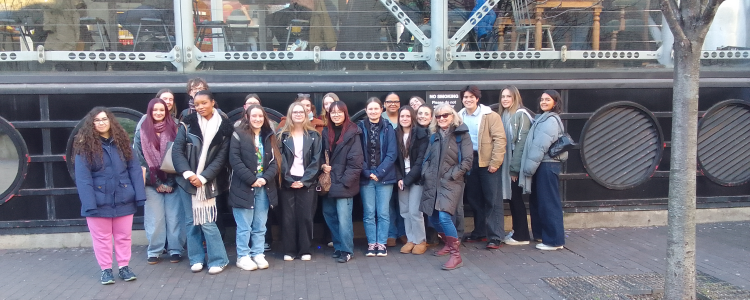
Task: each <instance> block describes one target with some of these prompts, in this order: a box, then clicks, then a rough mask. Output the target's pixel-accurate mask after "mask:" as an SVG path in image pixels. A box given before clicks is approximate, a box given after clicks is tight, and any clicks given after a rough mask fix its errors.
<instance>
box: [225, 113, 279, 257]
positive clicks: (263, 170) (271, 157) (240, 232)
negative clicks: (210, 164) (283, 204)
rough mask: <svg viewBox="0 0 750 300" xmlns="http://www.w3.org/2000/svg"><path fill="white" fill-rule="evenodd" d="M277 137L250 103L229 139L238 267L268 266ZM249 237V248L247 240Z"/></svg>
mask: <svg viewBox="0 0 750 300" xmlns="http://www.w3.org/2000/svg"><path fill="white" fill-rule="evenodd" d="M280 158H281V154H280V153H279V147H278V140H277V139H276V136H274V133H273V129H271V125H270V123H269V121H268V116H266V111H265V110H263V108H262V107H261V106H260V105H250V106H249V107H248V108H247V109H246V110H245V113H244V114H243V117H242V122H241V123H240V125H239V126H238V127H236V128H235V132H234V134H233V135H232V141H231V142H230V149H229V163H230V164H231V165H232V181H231V182H232V183H231V186H230V188H229V205H230V206H232V212H233V214H234V220H235V222H236V223H237V267H238V268H240V269H242V270H247V271H253V270H256V269H267V268H268V261H266V259H265V255H263V252H264V246H263V244H264V243H265V235H266V221H267V220H268V209H269V207H272V206H276V205H277V203H278V196H277V194H276V182H277V181H276V178H277V175H278V171H279V167H280V165H281V161H280ZM251 239H252V248H248V246H247V245H248V243H249V242H250V240H251Z"/></svg>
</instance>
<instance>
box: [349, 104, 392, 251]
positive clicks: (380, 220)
mask: <svg viewBox="0 0 750 300" xmlns="http://www.w3.org/2000/svg"><path fill="white" fill-rule="evenodd" d="M365 110H366V112H367V119H366V120H362V121H359V123H358V124H357V126H359V129H360V130H361V131H362V132H363V139H362V153H363V154H364V165H363V166H362V178H361V180H360V193H361V196H362V206H363V207H364V218H363V222H364V225H365V235H367V252H365V256H367V257H374V256H386V255H388V251H387V250H386V247H385V243H386V242H387V239H388V229H389V226H390V213H389V209H390V200H391V194H392V193H393V184H394V183H396V181H397V180H398V178H397V173H396V170H395V162H396V158H397V157H398V144H397V143H396V134H395V132H394V130H393V127H391V124H390V122H389V121H388V120H387V119H385V118H383V117H382V116H381V114H382V113H383V103H382V102H380V99H378V98H376V97H372V98H370V99H368V100H367V105H366V107H365ZM376 217H377V222H376Z"/></svg>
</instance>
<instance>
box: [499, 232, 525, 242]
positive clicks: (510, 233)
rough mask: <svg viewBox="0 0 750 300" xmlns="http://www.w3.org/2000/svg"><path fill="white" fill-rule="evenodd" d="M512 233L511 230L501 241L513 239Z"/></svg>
mask: <svg viewBox="0 0 750 300" xmlns="http://www.w3.org/2000/svg"><path fill="white" fill-rule="evenodd" d="M513 232H514V231H513V230H511V231H510V232H508V234H506V235H505V237H504V238H503V241H505V240H507V239H510V238H512V237H513ZM527 244H528V243H527Z"/></svg>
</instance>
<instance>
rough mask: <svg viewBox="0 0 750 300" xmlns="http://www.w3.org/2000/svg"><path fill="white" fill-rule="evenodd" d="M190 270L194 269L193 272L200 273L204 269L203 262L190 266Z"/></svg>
mask: <svg viewBox="0 0 750 300" xmlns="http://www.w3.org/2000/svg"><path fill="white" fill-rule="evenodd" d="M190 271H193V273H198V272H200V271H203V264H202V263H197V264H193V265H192V266H190Z"/></svg>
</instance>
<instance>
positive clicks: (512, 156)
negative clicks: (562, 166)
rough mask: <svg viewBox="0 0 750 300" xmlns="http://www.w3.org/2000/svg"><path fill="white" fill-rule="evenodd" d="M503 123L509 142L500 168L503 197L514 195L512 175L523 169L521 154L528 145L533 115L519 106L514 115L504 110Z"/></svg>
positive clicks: (507, 197) (516, 174)
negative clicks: (527, 139)
mask: <svg viewBox="0 0 750 300" xmlns="http://www.w3.org/2000/svg"><path fill="white" fill-rule="evenodd" d="M502 118H503V125H504V126H505V136H506V137H507V139H508V143H507V144H506V145H505V160H504V163H503V166H502V167H501V168H500V171H501V172H502V173H501V174H502V181H501V182H502V186H503V199H510V198H512V197H513V192H512V191H511V179H510V177H511V176H518V173H520V170H521V156H522V155H523V149H524V148H525V147H526V136H527V135H528V134H529V129H530V128H531V120H532V117H531V115H530V114H529V113H528V112H527V111H526V109H525V108H519V109H518V110H516V113H515V114H513V115H512V116H511V115H510V114H509V113H508V112H507V111H506V112H503V115H502Z"/></svg>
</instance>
